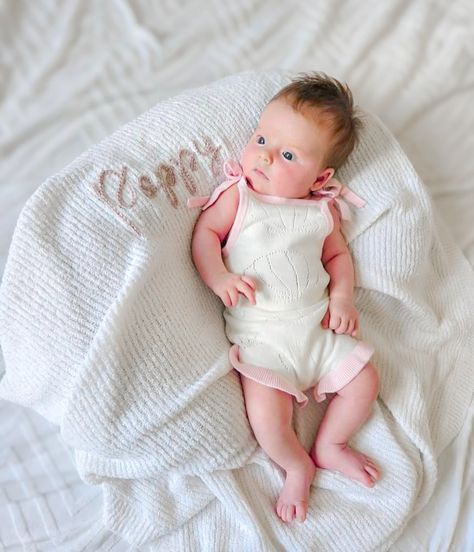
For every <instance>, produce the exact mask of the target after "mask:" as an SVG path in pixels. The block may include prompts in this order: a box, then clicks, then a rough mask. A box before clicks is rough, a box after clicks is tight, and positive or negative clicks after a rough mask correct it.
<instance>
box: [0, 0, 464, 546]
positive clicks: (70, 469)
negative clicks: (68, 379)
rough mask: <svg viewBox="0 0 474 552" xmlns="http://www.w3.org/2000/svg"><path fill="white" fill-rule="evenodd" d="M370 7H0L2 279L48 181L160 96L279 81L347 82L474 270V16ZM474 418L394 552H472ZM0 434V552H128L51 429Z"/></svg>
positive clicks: (29, 415)
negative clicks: (31, 206)
mask: <svg viewBox="0 0 474 552" xmlns="http://www.w3.org/2000/svg"><path fill="white" fill-rule="evenodd" d="M361 4H362V3H360V2H356V1H349V0H339V1H331V0H321V1H317V2H311V3H308V2H304V1H301V2H299V1H295V2H287V1H283V0H282V1H281V2H262V1H261V0H260V1H258V0H241V1H237V2H232V3H223V2H219V1H217V0H216V1H207V2H196V1H192V0H183V1H182V2H179V3H175V2H171V0H168V1H166V0H160V1H154V2H153V1H149V0H135V1H131V0H129V1H126V0H114V1H112V0H111V1H109V2H103V3H99V2H92V1H90V2H89V1H81V0H69V1H68V2H63V3H58V2H53V1H42V2H34V3H33V2H27V1H19V2H8V1H6V0H4V1H3V2H0V72H1V81H0V125H1V126H0V128H1V133H0V163H1V165H0V169H1V170H0V209H1V210H0V273H1V272H2V271H3V267H4V263H5V260H6V256H7V250H8V244H9V242H10V239H11V235H12V233H13V228H14V224H15V221H16V218H17V216H18V214H19V212H20V210H21V208H22V206H23V205H24V203H25V201H26V199H27V198H28V197H29V196H30V195H31V194H32V193H33V192H34V190H35V189H36V188H37V187H38V185H39V184H40V183H41V182H42V181H43V180H44V179H45V178H46V177H47V176H49V175H50V174H53V173H54V172H56V171H57V170H59V169H61V168H62V167H63V166H65V165H66V164H67V163H68V162H69V161H71V160H72V159H74V157H76V156H77V155H78V154H79V153H81V152H82V151H83V150H85V149H86V148H87V147H89V146H91V145H92V144H94V143H96V142H97V141H98V140H100V139H101V138H103V137H105V136H106V135H108V134H109V133H110V132H112V131H113V130H115V129H116V128H118V127H119V126H120V125H121V124H123V123H125V122H127V121H128V120H130V119H132V118H133V117H134V116H136V115H138V114H139V113H141V112H142V111H144V110H146V109H148V108H149V107H151V106H152V105H153V104H154V103H156V102H157V101H158V100H160V99H162V98H165V97H169V96H172V95H173V94H175V93H176V92H178V91H181V90H183V89H184V88H187V87H191V86H197V85H201V84H205V83H207V82H210V81H212V80H215V79H217V78H220V77H223V76H225V75H227V74H231V73H235V72H239V71H244V70H248V69H262V70H263V69H272V68H281V69H287V70H292V71H306V70H313V69H318V70H323V71H326V72H328V73H330V74H333V75H335V76H337V77H339V78H341V79H343V80H346V81H348V82H349V83H350V85H351V87H352V89H353V92H354V95H355V97H356V99H357V101H358V102H359V103H360V104H361V105H363V106H364V107H365V108H367V109H370V110H372V111H374V112H375V113H376V114H377V115H378V116H379V117H380V118H381V119H382V120H383V121H384V122H385V123H386V124H387V126H388V127H389V128H390V129H391V130H392V132H393V133H394V134H395V135H396V137H397V138H398V140H399V141H400V142H401V144H402V146H403V147H404V149H405V151H407V153H408V155H409V157H410V158H411V160H412V162H413V164H414V165H415V168H416V169H417V171H418V172H419V174H420V175H421V176H422V178H423V180H424V182H425V183H426V184H427V186H428V187H429V190H430V191H431V193H432V196H433V200H434V202H435V204H436V206H437V208H438V209H439V210H440V212H441V214H442V216H443V217H444V219H445V221H446V222H447V224H448V227H449V229H450V231H451V232H452V233H453V235H454V236H455V238H456V239H457V241H458V243H459V245H460V247H461V248H462V250H463V252H464V254H465V255H466V257H467V258H468V260H469V261H470V263H471V265H472V266H474V223H473V221H474V217H473V212H474V156H473V155H472V152H473V151H474V132H473V130H474V107H473V106H474V46H473V44H474V43H473V41H472V30H473V29H474V8H472V6H471V5H470V3H469V2H462V1H459V0H458V1H454V2H451V3H450V4H449V6H447V5H445V3H444V2H441V1H440V2H436V1H425V0H418V1H412V2H408V1H405V0H393V1H387V2H377V1H373V2H365V3H363V6H361ZM473 277H474V274H473ZM473 362H474V361H473ZM400 369H401V370H403V367H400ZM473 371H474V370H473ZM473 418H474V408H473V407H472V406H471V409H470V411H469V413H468V416H467V417H466V422H465V425H464V427H463V429H462V431H461V432H460V434H459V435H458V436H457V437H456V439H455V440H454V441H453V442H452V443H451V444H450V445H449V446H448V447H447V449H446V450H445V451H444V452H443V453H442V455H441V457H440V459H439V481H438V484H437V487H436V491H435V493H434V495H433V496H432V498H431V500H430V502H429V504H428V505H427V506H426V507H425V508H424V509H423V510H422V511H421V512H420V513H419V514H418V515H416V516H415V517H414V518H413V519H412V520H410V522H409V524H408V525H407V527H406V528H405V530H404V533H403V535H402V536H401V537H400V539H399V540H398V541H397V543H396V544H395V545H393V546H392V550H393V551H397V552H402V551H403V552H405V551H410V550H413V551H419V550H430V551H433V552H434V551H437V552H438V551H444V550H446V551H448V550H450V551H464V550H473V549H474V529H473V527H474V523H473V522H474V491H473V471H474V468H473V452H472V450H473V439H474V437H473V434H474V431H473V427H474V423H473ZM0 436H1V443H2V445H3V446H2V447H1V449H0V550H6V551H8V552H16V551H17V550H18V551H20V550H41V551H43V550H44V551H49V550H58V551H61V550H64V551H70V550H84V551H86V550H90V551H95V550H101V551H102V550H104V551H105V550H112V551H121V550H131V548H130V547H129V546H128V545H127V544H126V543H124V542H123V541H121V540H120V539H119V538H118V537H116V536H114V535H111V534H110V533H108V532H107V531H105V530H103V529H102V525H101V520H100V508H101V498H100V489H97V488H94V487H88V486H86V485H85V484H83V483H82V482H81V481H80V479H79V478H78V476H77V474H76V472H75V469H74V464H73V462H72V458H71V455H70V452H69V451H68V450H67V449H66V448H65V446H64V445H63V444H62V441H61V439H60V436H59V435H58V431H57V429H56V428H54V427H53V426H51V425H50V424H49V423H48V422H46V421H45V420H43V419H42V418H40V417H39V416H38V415H36V414H35V413H33V412H31V411H29V410H26V409H22V408H19V407H17V406H15V405H12V404H9V403H6V402H1V403H0Z"/></svg>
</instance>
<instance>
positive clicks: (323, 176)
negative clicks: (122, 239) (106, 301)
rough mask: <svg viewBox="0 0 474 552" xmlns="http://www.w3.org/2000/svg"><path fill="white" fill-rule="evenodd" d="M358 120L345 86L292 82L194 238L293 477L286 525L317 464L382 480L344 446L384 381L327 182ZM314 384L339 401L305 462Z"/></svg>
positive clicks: (299, 509) (282, 499)
mask: <svg viewBox="0 0 474 552" xmlns="http://www.w3.org/2000/svg"><path fill="white" fill-rule="evenodd" d="M360 124H361V122H360V120H359V119H358V118H357V116H356V115H355V114H354V108H353V102H352V94H351V92H350V90H349V89H348V88H347V86H344V85H342V84H341V83H339V82H338V81H337V80H335V79H333V78H330V77H328V76H326V75H324V74H320V73H311V74H308V75H303V76H300V77H299V78H297V79H296V80H294V81H293V82H291V83H290V84H289V85H288V86H286V87H285V88H283V89H282V90H280V92H278V93H277V94H276V96H274V97H273V98H272V99H271V101H270V102H269V103H268V105H267V106H266V107H265V109H264V110H263V113H262V115H261V117H260V120H259V123H258V127H257V129H256V130H255V132H254V134H253V135H252V137H251V138H250V140H249V142H248V144H247V145H246V146H245V148H244V150H243V152H242V155H241V160H240V161H241V163H240V165H236V166H234V167H233V169H232V171H231V172H229V165H227V170H228V172H229V174H228V177H229V179H228V180H227V181H226V182H225V183H224V184H222V185H221V186H219V187H218V188H217V189H216V190H215V191H214V193H213V194H212V196H211V198H210V200H209V201H207V203H206V205H204V207H203V212H202V213H201V215H200V217H199V219H198V221H197V223H196V226H195V229H194V234H193V239H192V255H193V260H194V263H195V266H196V268H197V270H198V271H199V273H200V275H201V277H202V279H203V281H204V282H205V283H206V284H207V285H208V286H209V287H210V288H211V289H212V291H213V292H214V293H215V294H217V295H218V296H219V297H220V298H221V300H222V301H223V303H224V305H225V307H226V309H225V312H224V317H225V321H226V333H227V336H228V338H229V340H230V341H231V342H232V343H233V346H232V347H231V350H230V361H231V363H232V365H233V366H234V368H235V369H236V370H238V371H239V372H240V375H241V380H242V387H243V391H244V397H245V405H246V409H247V414H248V418H249V421H250V425H251V427H252V429H253V432H254V434H255V437H256V439H257V441H258V443H259V444H260V446H261V447H262V448H263V450H264V451H265V452H266V453H267V454H268V455H269V456H270V458H271V459H272V460H274V461H275V462H276V463H277V464H279V465H280V466H281V467H282V468H283V469H284V470H285V472H286V479H285V484H284V486H283V489H282V490H281V493H280V495H279V498H278V501H277V504H276V513H277V514H278V516H279V517H280V518H281V519H282V520H283V521H286V522H289V521H292V520H293V519H295V518H296V519H297V520H298V521H304V520H305V519H306V513H307V508H308V498H309V492H310V486H311V482H312V481H313V478H314V475H315V471H316V467H320V468H326V469H330V470H336V471H339V472H341V473H343V474H345V475H346V476H348V477H349V478H351V479H355V480H357V481H360V482H361V483H363V484H364V485H366V486H368V487H372V486H373V485H374V484H375V482H376V481H377V479H378V478H379V470H378V469H377V467H376V465H375V464H374V462H373V461H372V460H371V459H370V458H368V457H367V456H365V455H364V454H362V453H360V452H358V451H356V450H354V449H352V448H351V447H350V446H349V444H348V443H349V441H350V439H351V437H352V436H353V435H354V434H355V432H356V431H357V430H358V429H359V428H360V426H361V425H362V423H363V422H364V421H365V420H366V419H367V417H368V416H369V414H370V412H371V406H372V404H373V402H374V401H375V399H376V397H377V393H378V375H377V372H376V370H375V368H374V366H373V365H372V364H371V363H370V362H369V359H370V357H371V356H372V354H373V349H372V347H371V346H370V345H368V344H367V343H364V342H362V341H358V340H356V339H355V336H356V334H357V330H358V327H359V320H358V313H357V310H356V308H355V306H354V304H353V288H354V270H353V264H352V260H351V256H350V253H349V250H348V248H347V244H346V242H345V239H344V236H343V234H342V232H341V221H340V210H341V212H343V211H344V210H346V208H347V205H345V204H344V203H343V202H342V201H341V199H340V198H339V197H335V196H337V195H338V192H340V191H341V186H340V185H338V183H337V182H335V181H334V180H332V181H331V178H332V176H333V174H334V171H335V170H336V169H337V168H338V167H339V166H340V165H341V164H342V163H343V162H344V161H345V160H346V158H347V157H348V155H349V154H350V153H351V151H352V149H353V148H354V145H355V143H356V140H357V130H358V128H359V127H360ZM329 181H331V182H330V184H329V186H327V184H328V182H329ZM334 190H336V191H334ZM344 192H345V194H344V196H345V197H346V198H347V199H348V200H352V201H353V202H354V203H358V201H359V203H358V204H359V206H361V205H362V204H363V201H362V200H361V199H360V198H358V197H357V196H356V195H355V194H354V193H352V192H350V191H349V190H347V189H344ZM205 199H207V198H205ZM357 200H358V201H357ZM201 203H202V202H201ZM336 205H337V207H339V209H338V208H336ZM312 387H314V394H315V397H316V399H317V400H318V401H322V400H324V399H325V394H326V393H334V395H333V397H332V399H331V400H330V402H329V405H328V408H327V410H326V413H325V415H324V418H323V420H322V422H321V425H320V428H319V431H318V433H317V436H316V439H315V442H314V444H313V445H312V447H311V450H310V453H309V454H308V452H307V451H306V450H305V449H304V448H303V446H302V445H301V443H300V442H299V441H298V439H297V437H296V434H295V432H294V430H293V427H292V414H293V399H294V398H295V399H296V400H297V401H298V403H301V404H302V405H303V406H304V405H305V404H306V402H307V400H308V399H307V396H306V395H305V393H303V391H305V390H307V389H310V388H312Z"/></svg>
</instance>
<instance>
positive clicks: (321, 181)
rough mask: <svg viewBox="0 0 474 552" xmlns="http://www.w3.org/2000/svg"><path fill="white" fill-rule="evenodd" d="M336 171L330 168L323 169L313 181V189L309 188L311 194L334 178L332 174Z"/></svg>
mask: <svg viewBox="0 0 474 552" xmlns="http://www.w3.org/2000/svg"><path fill="white" fill-rule="evenodd" d="M335 172H336V171H335V170H334V169H332V168H329V167H328V168H327V169H324V171H323V172H322V173H321V174H320V175H319V176H318V178H316V180H315V181H314V184H313V187H312V188H311V189H312V191H313V192H315V191H317V190H320V189H321V188H322V187H323V186H325V185H326V184H327V183H328V182H329V180H331V178H332V177H333V176H334V173H335Z"/></svg>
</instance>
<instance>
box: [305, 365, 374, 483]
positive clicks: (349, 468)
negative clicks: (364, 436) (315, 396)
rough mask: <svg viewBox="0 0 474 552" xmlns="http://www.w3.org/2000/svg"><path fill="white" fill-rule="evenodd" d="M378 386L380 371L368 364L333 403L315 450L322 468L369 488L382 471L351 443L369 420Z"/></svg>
mask: <svg viewBox="0 0 474 552" xmlns="http://www.w3.org/2000/svg"><path fill="white" fill-rule="evenodd" d="M378 385H379V380H378V374H377V371H376V370H375V368H374V367H373V366H372V364H370V363H367V364H366V365H365V366H364V368H363V369H362V370H361V371H360V372H359V374H358V375H357V376H356V377H355V378H354V379H353V380H352V381H351V382H349V383H348V384H347V385H346V386H345V387H343V388H342V389H341V390H340V391H338V393H337V394H336V395H335V396H334V398H333V399H332V400H331V402H330V403H329V406H328V408H327V410H326V414H325V415H324V418H323V421H322V422H321V426H320V428H319V431H318V434H317V436H316V441H315V443H314V445H313V448H312V450H311V458H312V459H313V460H314V462H315V463H316V465H317V466H318V467H320V468H326V469H328V470H335V471H339V472H341V473H343V474H344V475H347V476H348V477H350V478H351V479H356V480H357V481H360V482H361V483H363V484H364V485H367V486H368V487H372V486H373V485H374V484H375V481H377V479H378V478H379V471H378V469H377V467H376V466H375V464H374V463H373V461H372V460H371V459H370V458H368V457H367V456H365V455H364V454H361V453H360V452H357V451H355V450H353V449H352V448H350V447H349V446H348V444H347V443H348V441H349V440H350V438H351V437H352V436H353V435H354V434H355V433H356V431H357V430H358V429H359V428H360V426H361V425H362V424H363V423H364V422H365V420H366V419H367V418H368V416H369V414H370V411H371V407H372V404H373V402H374V401H375V399H376V398H377V393H378Z"/></svg>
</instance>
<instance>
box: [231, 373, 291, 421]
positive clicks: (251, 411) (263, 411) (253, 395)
mask: <svg viewBox="0 0 474 552" xmlns="http://www.w3.org/2000/svg"><path fill="white" fill-rule="evenodd" d="M240 379H241V380H242V388H243V390H244V397H245V407H246V409H247V416H248V418H249V421H250V425H251V426H252V428H254V429H255V427H259V428H262V429H268V430H272V429H274V430H278V429H279V428H281V427H287V426H288V424H291V420H292V416H293V397H292V396H291V395H289V394H288V393H285V392H284V391H280V389H275V388H274V387H269V386H267V385H263V384H262V383H258V382H256V381H254V380H252V379H250V378H247V377H246V376H244V375H243V374H240Z"/></svg>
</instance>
